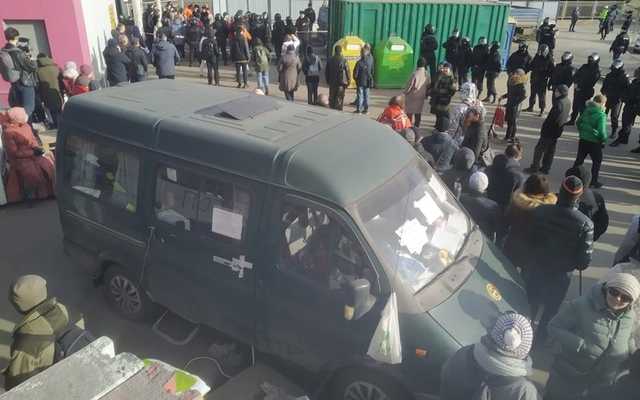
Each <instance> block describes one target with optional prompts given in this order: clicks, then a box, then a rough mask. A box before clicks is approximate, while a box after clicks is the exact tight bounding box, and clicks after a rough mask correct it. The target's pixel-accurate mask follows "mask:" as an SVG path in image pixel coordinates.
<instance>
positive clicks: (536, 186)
mask: <svg viewBox="0 0 640 400" xmlns="http://www.w3.org/2000/svg"><path fill="white" fill-rule="evenodd" d="M557 201H558V197H557V196H556V195H555V193H551V190H550V186H549V179H548V178H547V177H546V175H542V174H533V175H529V177H528V178H527V180H526V181H525V182H524V185H522V189H521V190H518V191H516V192H515V193H514V194H513V196H512V198H511V204H509V207H508V208H507V212H506V213H505V217H504V225H503V228H504V230H505V232H507V236H506V238H505V241H504V246H503V251H504V254H505V255H506V256H507V257H508V258H509V260H510V261H511V263H513V265H515V266H516V267H521V268H522V267H523V266H524V265H525V262H526V258H527V257H528V256H529V250H530V246H531V243H530V242H529V237H528V235H527V233H528V231H527V229H528V227H529V222H530V221H529V220H530V218H531V216H532V214H533V213H532V210H533V209H535V208H536V207H538V206H541V205H544V204H550V205H554V204H556V202H557Z"/></svg>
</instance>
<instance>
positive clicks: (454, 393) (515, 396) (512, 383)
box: [440, 312, 541, 400]
mask: <svg viewBox="0 0 640 400" xmlns="http://www.w3.org/2000/svg"><path fill="white" fill-rule="evenodd" d="M532 345H533V329H532V328H531V323H530V322H529V320H528V319H527V318H526V317H525V316H523V315H520V314H517V313H515V312H506V313H504V314H501V315H500V316H499V317H498V318H497V320H496V322H495V324H494V325H493V327H492V328H491V330H490V331H489V334H488V335H485V336H483V337H482V338H481V340H480V342H479V343H476V344H473V345H470V346H466V347H463V348H461V349H460V350H458V351H457V352H456V353H455V354H454V355H453V356H452V357H451V358H450V359H449V360H448V361H447V362H446V363H445V365H444V367H443V369H442V375H441V380H440V399H441V400H469V399H476V398H479V399H488V398H490V399H492V400H538V399H540V398H541V397H540V394H539V393H538V390H537V389H536V387H535V385H534V384H533V383H532V382H531V381H529V379H527V376H528V375H530V374H531V364H532V362H531V357H529V351H530V350H531V346H532Z"/></svg>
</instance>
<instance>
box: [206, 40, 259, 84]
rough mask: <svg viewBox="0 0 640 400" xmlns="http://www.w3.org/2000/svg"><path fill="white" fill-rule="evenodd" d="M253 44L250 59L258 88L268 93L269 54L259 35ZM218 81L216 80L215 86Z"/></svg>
mask: <svg viewBox="0 0 640 400" xmlns="http://www.w3.org/2000/svg"><path fill="white" fill-rule="evenodd" d="M254 43H255V45H254V46H253V50H251V60H252V61H253V68H254V69H255V71H256V79H257V81H258V89H261V90H262V91H263V92H264V94H265V95H267V96H268V95H269V58H270V57H271V54H270V52H269V49H267V48H266V46H265V45H264V42H263V41H262V39H260V38H259V37H257V38H255V39H254ZM217 85H218V81H217V80H216V86H217Z"/></svg>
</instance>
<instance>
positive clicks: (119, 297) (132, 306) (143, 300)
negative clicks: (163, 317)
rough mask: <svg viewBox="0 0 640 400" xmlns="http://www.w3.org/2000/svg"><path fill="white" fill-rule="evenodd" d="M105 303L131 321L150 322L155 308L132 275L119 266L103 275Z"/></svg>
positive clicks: (109, 269) (113, 266)
mask: <svg viewBox="0 0 640 400" xmlns="http://www.w3.org/2000/svg"><path fill="white" fill-rule="evenodd" d="M104 293H105V296H106V298H107V302H108V303H109V304H110V305H111V307H112V308H113V309H114V310H115V311H117V312H118V313H119V314H120V315H122V316H123V317H125V318H127V319H130V320H133V321H145V320H150V319H151V318H152V317H153V316H155V315H156V314H157V306H156V305H155V304H153V302H152V301H151V299H150V298H149V296H147V294H146V293H145V291H144V290H143V289H142V287H141V286H140V284H139V283H138V280H137V279H135V278H134V276H133V274H132V273H131V272H129V271H127V270H126V269H125V268H122V267H121V266H119V265H112V266H111V267H109V268H108V269H107V270H106V272H105V274H104Z"/></svg>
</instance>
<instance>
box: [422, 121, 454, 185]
mask: <svg viewBox="0 0 640 400" xmlns="http://www.w3.org/2000/svg"><path fill="white" fill-rule="evenodd" d="M448 124H449V120H448V119H446V118H442V119H440V120H439V121H438V124H436V129H434V130H433V133H432V134H431V135H429V136H425V137H424V138H423V139H422V141H421V144H422V148H423V149H424V150H425V151H426V152H427V153H429V154H430V155H431V158H433V168H434V169H435V170H436V171H437V172H438V173H442V172H444V171H446V170H448V169H449V168H451V162H452V161H453V157H454V156H455V154H456V152H457V151H458V144H457V143H456V142H455V140H453V138H452V137H451V135H449V133H448V132H447V127H448Z"/></svg>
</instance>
